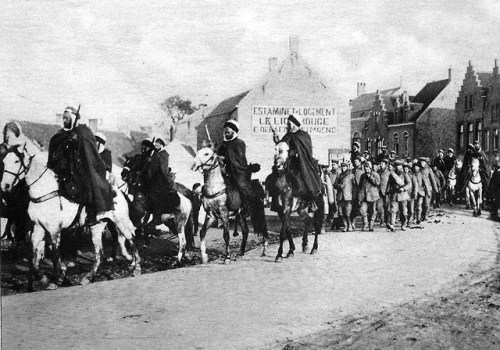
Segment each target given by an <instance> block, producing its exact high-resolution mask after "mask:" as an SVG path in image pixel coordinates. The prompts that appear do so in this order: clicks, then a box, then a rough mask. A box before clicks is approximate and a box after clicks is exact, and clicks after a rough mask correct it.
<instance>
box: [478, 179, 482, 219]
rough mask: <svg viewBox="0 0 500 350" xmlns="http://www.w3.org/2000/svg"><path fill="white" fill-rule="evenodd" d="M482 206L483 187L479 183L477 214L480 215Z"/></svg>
mask: <svg viewBox="0 0 500 350" xmlns="http://www.w3.org/2000/svg"><path fill="white" fill-rule="evenodd" d="M482 208H483V188H482V186H481V185H479V189H478V190H477V215H478V216H480V215H481V210H482Z"/></svg>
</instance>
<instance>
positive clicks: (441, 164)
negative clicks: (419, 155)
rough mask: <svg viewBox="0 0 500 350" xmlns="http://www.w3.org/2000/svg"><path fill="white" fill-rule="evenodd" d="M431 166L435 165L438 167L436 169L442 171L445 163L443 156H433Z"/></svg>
mask: <svg viewBox="0 0 500 350" xmlns="http://www.w3.org/2000/svg"><path fill="white" fill-rule="evenodd" d="M432 166H433V167H434V166H436V167H437V168H438V170H440V171H441V172H444V171H445V170H446V163H445V162H444V158H441V157H439V156H437V157H436V158H434V161H433V162H432Z"/></svg>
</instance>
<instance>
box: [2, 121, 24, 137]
mask: <svg viewBox="0 0 500 350" xmlns="http://www.w3.org/2000/svg"><path fill="white" fill-rule="evenodd" d="M9 130H10V131H12V132H13V133H14V135H15V136H16V137H19V135H21V132H22V128H21V125H20V124H19V123H18V122H8V123H7V124H5V126H4V128H3V138H4V139H5V135H6V134H7V131H9Z"/></svg>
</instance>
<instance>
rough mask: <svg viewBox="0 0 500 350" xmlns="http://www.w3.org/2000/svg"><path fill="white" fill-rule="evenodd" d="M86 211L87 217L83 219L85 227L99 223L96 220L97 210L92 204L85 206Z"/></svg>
mask: <svg viewBox="0 0 500 350" xmlns="http://www.w3.org/2000/svg"><path fill="white" fill-rule="evenodd" d="M85 209H86V211H87V217H86V218H85V224H84V225H85V226H94V225H95V224H98V223H99V221H98V220H97V208H96V207H95V206H94V205H92V204H87V206H86V207H85Z"/></svg>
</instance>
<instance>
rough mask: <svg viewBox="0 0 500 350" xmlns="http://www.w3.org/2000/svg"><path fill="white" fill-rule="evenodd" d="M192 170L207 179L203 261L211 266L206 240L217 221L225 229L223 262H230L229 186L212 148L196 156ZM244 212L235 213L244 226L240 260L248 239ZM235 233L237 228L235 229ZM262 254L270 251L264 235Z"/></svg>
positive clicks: (202, 242) (204, 195)
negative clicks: (197, 171) (200, 173)
mask: <svg viewBox="0 0 500 350" xmlns="http://www.w3.org/2000/svg"><path fill="white" fill-rule="evenodd" d="M192 169H193V170H194V171H196V170H201V171H202V173H203V178H204V182H205V184H204V186H203V191H202V194H203V208H204V209H205V212H206V217H205V222H204V224H203V227H202V228H201V230H200V250H201V260H202V262H203V263H207V262H208V255H207V253H206V243H205V237H206V234H207V231H208V229H209V227H210V226H211V225H212V224H213V223H214V222H215V220H216V219H220V220H221V221H222V224H223V227H224V242H225V245H226V256H225V258H224V262H225V263H226V262H228V261H230V260H231V252H230V249H229V212H230V209H229V208H228V205H227V198H228V193H227V186H226V183H225V182H224V178H223V176H222V171H221V167H220V163H219V158H218V156H217V153H215V150H214V149H213V148H212V147H203V148H201V149H200V150H199V151H198V152H197V153H196V157H195V159H194V164H193V167H192ZM240 211H241V208H240V209H239V210H236V211H234V212H235V214H236V218H235V221H236V222H235V225H236V226H237V225H238V224H240V225H241V229H242V234H243V237H242V240H241V245H240V249H239V252H238V256H243V255H245V247H246V243H247V239H248V232H249V230H248V226H247V223H246V219H245V217H244V216H242V215H240ZM235 230H236V228H235ZM262 243H263V251H262V255H263V256H265V255H266V247H267V234H266V233H263V235H262Z"/></svg>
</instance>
